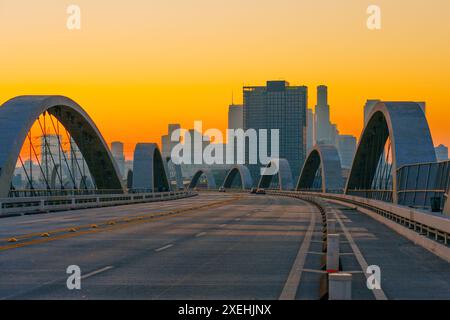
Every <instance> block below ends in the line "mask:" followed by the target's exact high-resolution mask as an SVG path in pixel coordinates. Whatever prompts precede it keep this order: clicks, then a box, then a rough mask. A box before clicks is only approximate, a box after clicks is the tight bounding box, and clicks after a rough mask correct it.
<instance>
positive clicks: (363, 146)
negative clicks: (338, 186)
mask: <svg viewBox="0 0 450 320" xmlns="http://www.w3.org/2000/svg"><path fill="white" fill-rule="evenodd" d="M388 138H390V140H391V148H392V186H393V202H394V203H397V202H398V201H397V200H398V198H397V175H396V172H397V169H398V168H400V167H402V166H404V165H410V164H417V163H425V162H436V154H435V152H434V146H433V140H432V138H431V133H430V128H429V126H428V122H427V119H426V117H425V113H424V112H423V110H422V108H421V107H420V105H419V104H417V103H415V102H379V103H378V104H377V105H376V106H375V107H374V108H373V109H372V112H371V113H370V115H369V121H368V122H367V124H366V127H365V128H364V130H363V133H362V135H361V138H360V140H359V144H358V148H357V151H356V154H355V157H354V159H353V164H352V169H351V171H350V175H349V178H348V180H347V185H346V188H345V192H346V194H349V193H350V192H351V191H352V190H369V189H370V188H371V186H372V182H373V179H374V176H375V172H376V169H377V165H378V162H379V159H380V157H381V155H382V153H383V150H384V146H385V144H386V141H387V139H388Z"/></svg>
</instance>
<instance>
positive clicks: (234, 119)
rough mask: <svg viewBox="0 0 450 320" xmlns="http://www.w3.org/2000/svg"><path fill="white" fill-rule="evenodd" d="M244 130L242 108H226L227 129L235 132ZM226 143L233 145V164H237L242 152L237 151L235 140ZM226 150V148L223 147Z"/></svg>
mask: <svg viewBox="0 0 450 320" xmlns="http://www.w3.org/2000/svg"><path fill="white" fill-rule="evenodd" d="M243 128H244V107H243V106H242V105H236V104H232V105H230V106H229V108H228V129H230V130H237V129H243ZM227 142H228V143H231V142H232V143H233V146H234V148H233V149H234V150H233V159H234V163H237V159H238V158H242V156H243V154H244V150H238V149H237V139H234V141H227ZM224 148H225V150H226V146H224Z"/></svg>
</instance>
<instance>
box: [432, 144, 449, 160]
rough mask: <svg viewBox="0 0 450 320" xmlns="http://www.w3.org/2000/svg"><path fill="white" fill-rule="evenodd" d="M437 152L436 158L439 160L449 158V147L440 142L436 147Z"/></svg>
mask: <svg viewBox="0 0 450 320" xmlns="http://www.w3.org/2000/svg"><path fill="white" fill-rule="evenodd" d="M434 150H435V152H436V159H437V161H446V160H448V147H447V146H445V145H443V144H440V145H439V146H437V147H436V148H434Z"/></svg>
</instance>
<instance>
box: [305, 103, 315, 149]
mask: <svg viewBox="0 0 450 320" xmlns="http://www.w3.org/2000/svg"><path fill="white" fill-rule="evenodd" d="M314 141H315V138H314V113H313V111H312V109H309V108H308V109H307V111H306V152H307V153H308V152H309V151H310V150H311V149H312V148H313V147H314Z"/></svg>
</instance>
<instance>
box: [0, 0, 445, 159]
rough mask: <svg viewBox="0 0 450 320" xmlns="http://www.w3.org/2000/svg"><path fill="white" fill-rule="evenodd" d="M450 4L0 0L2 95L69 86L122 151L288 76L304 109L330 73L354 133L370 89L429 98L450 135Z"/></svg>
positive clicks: (341, 113)
mask: <svg viewBox="0 0 450 320" xmlns="http://www.w3.org/2000/svg"><path fill="white" fill-rule="evenodd" d="M69 4H78V5H79V6H80V7H81V14H82V29H81V30H80V31H69V30H68V29H67V28H66V19H67V14H66V8H67V6H68V5H69ZM370 4H377V5H380V6H381V9H382V29H381V30H380V31H370V30H368V29H367V28H366V19H367V14H366V9H367V7H368V5H370ZM449 16H450V1H448V0H395V1H392V0H377V1H365V0H314V1H313V0H308V1H306V0H276V1H275V0H271V1H268V0H127V1H123V0H95V1H92V0H89V1H88V0H73V1H63V0H39V1H35V0H0V41H1V46H0V48H1V49H0V103H3V102H4V101H6V100H7V99H9V98H12V97H14V96H17V95H21V94H62V95H67V96H69V97H71V98H72V99H74V100H76V101H77V102H78V103H79V104H81V105H82V106H83V107H84V108H85V109H86V110H87V112H88V113H89V114H90V115H91V117H92V118H93V119H94V121H95V122H96V123H97V125H98V127H99V129H100V130H101V132H102V133H103V135H104V136H105V138H106V140H107V141H108V142H110V141H113V140H121V141H124V142H125V143H126V150H127V155H128V156H130V155H131V153H132V150H133V148H134V144H135V143H136V142H138V141H139V142H153V141H156V142H158V143H159V141H160V136H161V134H163V133H165V132H166V127H167V124H168V123H170V122H179V123H181V124H182V126H184V127H185V128H190V127H192V126H193V121H194V120H203V121H204V127H207V128H219V129H223V130H224V129H225V128H226V123H227V105H228V104H229V103H230V100H231V93H232V92H233V91H234V96H235V102H241V100H242V86H243V85H244V84H245V85H262V84H264V83H265V81H266V80H268V79H275V80H276V79H286V80H287V81H289V82H290V83H291V84H293V85H307V86H308V87H309V88H310V90H309V106H310V107H313V106H314V105H315V101H316V93H315V87H316V86H317V85H319V84H326V85H328V86H329V100H330V101H329V102H330V106H331V108H332V109H331V117H332V121H333V122H336V123H337V124H338V126H339V130H340V132H341V134H354V135H356V136H358V137H359V135H360V132H361V129H362V122H363V112H362V107H363V105H364V103H365V101H366V99H375V98H378V99H384V100H416V101H426V102H427V105H428V119H429V123H430V126H431V130H432V134H433V138H434V143H435V144H436V145H437V144H440V143H444V144H446V145H450V136H449V124H448V123H449V119H450V108H449V101H450V90H449V89H450V88H449V86H450V41H449V39H450V19H449Z"/></svg>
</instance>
